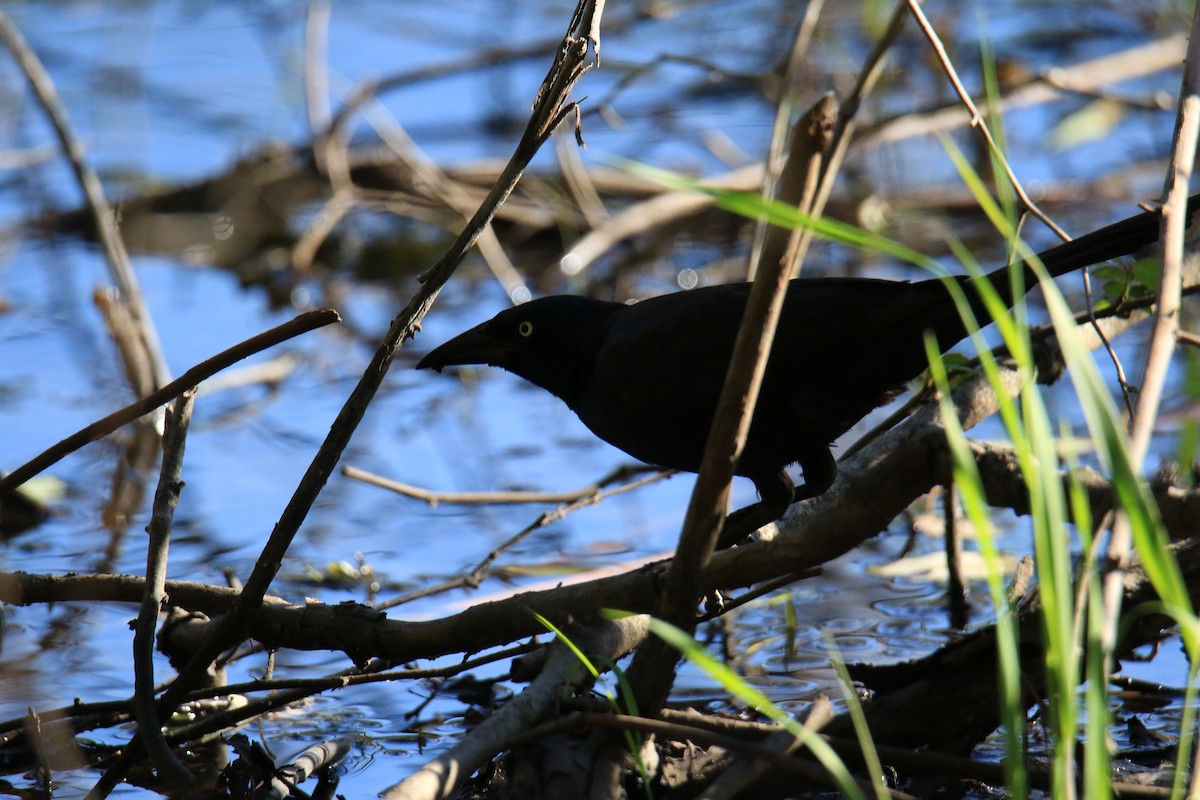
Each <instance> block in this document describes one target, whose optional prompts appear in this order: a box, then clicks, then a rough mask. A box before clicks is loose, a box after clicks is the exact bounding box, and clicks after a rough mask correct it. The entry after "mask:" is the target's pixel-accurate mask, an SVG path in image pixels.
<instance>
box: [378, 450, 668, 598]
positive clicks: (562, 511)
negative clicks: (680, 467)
mask: <svg viewBox="0 0 1200 800" xmlns="http://www.w3.org/2000/svg"><path fill="white" fill-rule="evenodd" d="M644 469H649V470H651V471H653V472H654V474H653V475H648V476H646V477H645V478H642V479H641V480H636V481H632V482H631V483H626V484H624V485H622V486H618V487H617V488H615V489H611V490H609V491H607V492H604V491H600V489H599V487H596V488H595V490H594V491H591V492H588V493H587V494H585V495H583V496H581V497H579V498H578V499H576V500H575V501H574V502H572V503H570V504H568V505H562V506H559V507H558V508H556V509H554V510H553V511H546V512H543V513H542V514H540V515H538V518H537V519H535V520H534V521H533V522H531V523H529V524H528V525H526V526H525V527H524V528H522V529H521V530H520V531H518V532H517V533H515V534H513V535H512V536H510V537H509V538H508V539H507V540H505V541H504V542H503V543H501V544H499V545H497V546H496V547H494V548H493V549H492V550H491V552H489V553H488V554H487V555H486V556H484V558H483V560H482V561H480V562H479V563H478V564H476V565H475V566H474V567H473V568H472V569H470V570H469V571H468V572H467V573H466V574H464V575H459V576H458V577H456V578H452V579H451V580H448V581H443V582H442V583H439V584H436V585H434V586H426V587H422V588H421V589H417V590H415V591H412V592H408V593H407V594H404V595H401V596H400V597H397V598H394V599H392V600H389V601H388V602H386V603H378V604H376V606H375V607H376V608H380V609H387V608H394V607H396V606H399V605H403V604H404V603H411V602H412V601H414V600H420V599H422V598H425V597H431V596H433V595H438V594H442V593H444V592H448V591H452V590H454V589H461V588H471V589H477V588H479V586H481V585H482V584H483V582H484V581H485V580H487V579H488V577H489V576H490V575H491V568H492V564H493V563H495V561H496V559H497V558H499V557H500V556H502V555H504V553H505V552H507V551H508V550H510V549H512V548H513V547H515V546H516V545H517V544H519V543H520V542H521V540H523V539H524V538H525V537H527V536H529V534H531V533H533V532H534V531H537V530H541V529H542V528H544V527H546V526H547V525H549V524H551V523H553V522H557V521H559V520H561V519H564V518H565V517H566V516H567V515H568V514H571V513H573V512H575V511H578V510H579V509H581V508H586V507H588V506H593V505H596V504H597V503H600V502H601V501H603V500H607V499H608V498H610V497H613V496H615V495H619V494H625V493H626V492H632V491H634V490H636V489H640V488H642V487H643V486H648V485H649V484H651V483H654V482H655V481H659V480H662V479H663V478H669V477H670V476H671V475H674V474H675V473H674V472H673V471H659V470H656V469H654V468H653V467H647V468H644ZM601 485H603V484H601Z"/></svg>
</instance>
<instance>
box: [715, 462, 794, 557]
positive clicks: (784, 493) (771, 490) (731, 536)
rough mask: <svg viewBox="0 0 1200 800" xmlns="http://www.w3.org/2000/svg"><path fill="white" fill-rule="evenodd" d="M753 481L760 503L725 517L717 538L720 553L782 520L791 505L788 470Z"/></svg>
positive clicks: (755, 478) (791, 484)
mask: <svg viewBox="0 0 1200 800" xmlns="http://www.w3.org/2000/svg"><path fill="white" fill-rule="evenodd" d="M751 480H753V481H754V485H755V487H757V488H758V496H759V498H760V500H759V501H758V502H757V503H753V504H752V505H748V506H746V507H745V508H739V509H738V510H737V511H735V512H733V513H732V514H730V515H729V516H728V517H726V518H725V522H724V523H723V524H722V525H721V535H720V536H719V537H718V538H717V549H718V550H724V549H725V548H726V547H731V546H733V545H735V544H737V543H738V542H740V541H742V540H743V539H745V538H746V537H747V536H749V535H750V534H752V533H754V532H755V531H756V530H758V529H759V528H761V527H762V526H763V525H766V524H767V523H768V522H774V521H775V520H777V519H779V518H780V517H782V516H783V512H785V511H787V507H788V506H790V505H791V504H792V498H793V496H794V494H795V491H796V489H795V484H793V483H792V479H791V478H790V477H788V474H787V472H786V471H785V470H779V472H777V473H775V474H774V475H769V476H756V477H752V478H751ZM806 485H807V484H806ZM801 488H803V487H801Z"/></svg>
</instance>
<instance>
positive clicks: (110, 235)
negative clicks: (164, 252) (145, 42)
mask: <svg viewBox="0 0 1200 800" xmlns="http://www.w3.org/2000/svg"><path fill="white" fill-rule="evenodd" d="M0 40H2V41H3V42H4V44H5V46H6V47H8V49H9V50H10V51H11V52H12V54H13V58H15V59H16V61H17V65H18V66H19V67H20V68H21V72H22V73H24V75H25V79H26V80H27V81H28V82H29V85H30V87H31V88H32V89H33V92H34V95H35V96H36V97H37V99H38V102H39V103H41V106H42V109H43V110H44V111H45V112H46V116H47V118H48V119H49V120H50V124H51V126H53V128H54V132H55V134H57V136H58V141H59V144H60V145H61V146H62V150H63V153H64V154H65V155H66V157H67V160H68V161H70V162H71V169H72V170H73V171H74V173H75V179H76V181H78V182H79V187H80V189H81V190H82V191H83V196H84V199H85V201H86V203H87V207H88V209H89V210H90V211H91V214H92V218H93V219H94V220H95V223H96V234H97V236H98V237H99V239H100V244H101V246H102V247H103V249H104V255H105V258H106V260H107V262H108V267H109V270H110V271H111V273H112V276H113V280H114V281H115V282H116V284H117V286H118V288H119V289H120V291H121V298H122V300H123V301H124V302H125V303H126V304H128V306H129V313H130V315H131V316H132V317H133V319H134V321H135V322H136V323H137V325H138V329H139V333H140V344H141V347H142V348H143V349H144V350H145V352H146V358H147V360H148V361H149V363H150V366H151V368H152V369H153V373H154V383H153V385H151V386H134V387H133V390H134V391H135V392H137V393H138V394H145V393H147V392H149V391H151V390H153V389H156V388H159V387H161V386H163V385H164V384H166V383H167V382H168V381H170V380H171V371H170V369H169V368H168V367H167V359H166V357H165V356H164V355H163V352H162V345H161V343H160V342H159V340H158V333H157V331H156V330H155V328H154V322H153V320H152V319H151V318H150V311H149V309H148V308H147V307H146V301H145V298H144V297H143V295H142V289H141V286H140V284H139V283H138V279H137V274H136V273H135V272H134V271H133V267H132V266H131V265H130V263H129V253H128V252H126V250H125V242H124V241H123V240H122V239H121V233H120V231H119V230H118V228H117V222H116V218H115V217H114V216H113V212H112V209H111V208H110V207H109V205H108V201H107V200H105V199H104V187H103V185H101V183H100V178H99V177H98V176H97V175H96V171H95V170H93V169H92V168H91V166H90V165H89V164H88V163H87V161H86V160H85V158H84V151H83V146H82V145H81V144H80V143H79V140H78V139H77V138H76V137H75V134H74V133H73V132H72V129H71V124H70V121H69V119H68V117H67V110H66V108H64V107H63V105H62V102H61V101H60V100H59V97H58V92H57V91H56V90H55V88H54V81H53V80H52V79H51V78H50V74H49V73H48V72H46V68H45V67H44V66H43V65H42V62H41V60H40V59H38V57H37V54H36V53H34V52H33V50H32V49H31V48H30V47H29V45H28V44H27V43H26V42H25V38H24V37H23V36H22V35H21V32H20V30H18V29H17V27H16V25H14V24H13V23H12V20H11V19H10V18H9V16H8V15H7V14H5V13H4V12H3V11H0Z"/></svg>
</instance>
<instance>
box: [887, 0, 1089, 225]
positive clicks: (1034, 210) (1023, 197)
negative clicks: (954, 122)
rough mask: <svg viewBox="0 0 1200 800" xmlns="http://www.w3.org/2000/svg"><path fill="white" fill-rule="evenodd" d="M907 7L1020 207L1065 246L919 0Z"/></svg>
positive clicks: (913, 1) (912, 0)
mask: <svg viewBox="0 0 1200 800" xmlns="http://www.w3.org/2000/svg"><path fill="white" fill-rule="evenodd" d="M907 3H908V8H909V10H910V11H911V12H912V16H913V19H915V20H916V21H917V25H918V27H920V29H921V32H922V33H923V34H925V38H926V39H928V40H929V44H930V46H932V47H933V51H934V54H935V55H936V56H937V58H938V63H940V64H941V65H942V70H943V71H944V72H945V73H946V78H947V79H948V80H949V81H950V85H951V86H953V87H954V91H955V93H956V94H958V99H959V100H960V101H962V104H963V105H964V106H965V107H966V109H967V110H968V111H969V112H970V113H971V127H972V128H975V129H976V130H978V131H979V135H980V136H981V137H983V141H984V143H985V144H986V145H987V148H988V153H989V154H990V155H991V156H992V158H994V159H995V160H996V163H997V164H999V165H1000V167H1001V169H1003V170H1004V174H1005V176H1006V177H1007V178H1008V182H1009V184H1010V185H1011V186H1012V188H1013V191H1014V192H1016V193H1017V197H1018V198H1019V199H1020V201H1021V205H1022V206H1023V207H1024V208H1026V209H1028V211H1029V212H1030V213H1031V214H1033V215H1034V216H1035V217H1037V218H1038V219H1040V220H1041V221H1042V223H1043V224H1044V225H1045V226H1046V227H1047V228H1049V229H1050V230H1052V231H1054V233H1055V234H1056V235H1057V236H1059V237H1060V238H1061V239H1062V240H1063V241H1064V242H1065V241H1070V239H1071V237H1070V236H1068V235H1067V234H1066V232H1065V231H1063V229H1062V228H1060V227H1058V225H1056V224H1055V223H1054V221H1053V220H1052V219H1050V217H1049V216H1048V215H1047V214H1046V213H1045V212H1044V211H1042V210H1041V209H1040V208H1038V205H1037V203H1035V202H1033V200H1032V199H1031V198H1030V197H1029V195H1028V194H1027V193H1026V192H1025V187H1024V186H1022V185H1021V181H1020V180H1018V179H1017V175H1016V173H1015V172H1013V169H1012V166H1011V165H1010V164H1009V163H1008V159H1007V158H1005V156H1004V153H1003V151H1001V149H1000V146H999V145H997V144H996V140H995V139H994V138H993V137H992V131H991V129H990V128H989V127H988V124H987V120H985V119H984V118H983V115H982V114H981V113H980V112H979V108H978V107H977V106H976V105H975V101H974V100H972V99H971V95H970V93H968V92H967V90H966V87H964V86H963V84H962V81H961V80H959V77H958V71H957V70H955V69H954V64H952V63H951V61H950V56H949V55H948V54H947V53H946V48H945V46H944V45H943V44H942V40H941V37H940V36H938V34H937V31H935V30H934V29H933V25H931V24H930V23H929V19H928V18H927V17H926V16H925V12H924V11H922V10H921V3H920V0H907Z"/></svg>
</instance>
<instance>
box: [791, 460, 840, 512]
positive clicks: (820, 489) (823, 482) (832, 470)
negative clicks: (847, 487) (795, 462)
mask: <svg viewBox="0 0 1200 800" xmlns="http://www.w3.org/2000/svg"><path fill="white" fill-rule="evenodd" d="M800 469H802V470H804V483H802V484H800V486H798V487H797V488H796V491H795V493H794V494H793V495H792V502H793V503H799V502H800V501H801V500H807V499H809V498H810V497H817V496H818V495H822V494H825V492H827V491H829V487H830V486H833V479H834V478H835V477H837V461H836V460H835V459H834V457H833V451H831V450H830V449H829V448H828V447H820V448H818V449H816V450H811V451H809V452H807V453H805V454H804V455H802V456H800Z"/></svg>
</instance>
